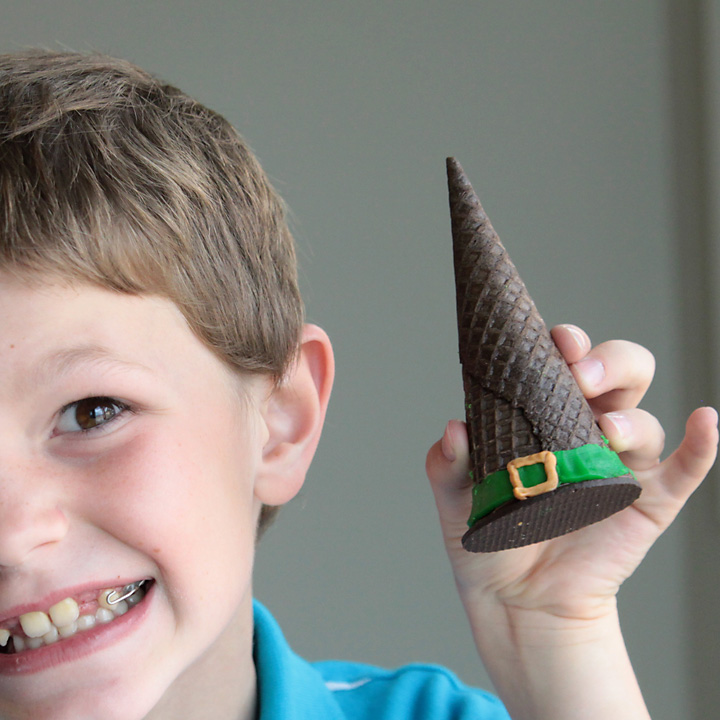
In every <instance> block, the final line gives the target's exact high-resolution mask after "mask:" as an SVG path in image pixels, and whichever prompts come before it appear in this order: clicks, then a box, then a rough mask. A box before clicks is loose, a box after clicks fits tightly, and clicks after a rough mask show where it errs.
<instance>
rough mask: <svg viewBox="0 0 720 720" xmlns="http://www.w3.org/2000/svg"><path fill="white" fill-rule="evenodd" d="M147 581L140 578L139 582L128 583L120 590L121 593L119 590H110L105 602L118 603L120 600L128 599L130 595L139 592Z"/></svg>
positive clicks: (109, 603)
mask: <svg viewBox="0 0 720 720" xmlns="http://www.w3.org/2000/svg"><path fill="white" fill-rule="evenodd" d="M146 583H147V580H138V582H134V583H130V584H129V585H126V586H125V587H124V588H123V589H122V590H121V591H120V593H118V591H117V590H113V591H112V592H109V593H108V594H107V597H106V598H105V602H106V603H107V604H108V605H117V604H118V603H119V602H122V601H123V600H127V599H128V598H129V597H132V596H133V595H134V594H135V593H136V592H138V590H141V589H142V588H143V586H144V585H145V584H146Z"/></svg>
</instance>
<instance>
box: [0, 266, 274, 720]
mask: <svg viewBox="0 0 720 720" xmlns="http://www.w3.org/2000/svg"><path fill="white" fill-rule="evenodd" d="M0 368H1V370H2V371H1V372H0V628H7V629H9V630H10V631H11V633H12V632H13V628H15V629H16V630H15V632H17V627H18V620H17V619H18V616H24V615H25V614H27V613H29V612H31V611H40V612H43V613H46V614H47V613H48V612H49V609H50V608H51V607H52V606H53V605H54V604H55V603H58V602H59V601H62V600H64V599H65V598H72V599H74V600H75V601H77V602H78V603H79V611H80V612H81V614H82V613H85V614H91V613H92V612H93V611H94V610H95V609H96V608H97V603H96V601H95V597H96V596H97V595H99V594H100V593H101V591H102V590H104V589H111V588H120V587H122V586H124V585H126V584H128V583H131V582H134V581H139V580H149V581H152V582H151V584H150V589H149V591H148V592H147V594H146V596H145V598H144V599H143V600H142V601H141V602H140V603H139V604H137V605H136V606H134V607H132V609H131V610H130V611H129V612H127V613H126V614H124V615H119V616H118V617H116V619H114V620H112V621H111V622H109V623H108V624H101V623H97V624H96V625H95V627H94V628H92V629H89V630H84V631H78V632H77V633H76V634H75V635H72V636H70V637H68V638H67V639H62V638H61V639H60V640H59V641H57V642H56V643H54V644H50V645H47V646H43V647H42V648H40V649H26V650H25V651H23V652H21V653H17V654H0V717H3V718H5V717H8V718H15V717H22V718H24V717H32V718H35V719H39V718H45V717H52V718H55V719H64V718H73V719H74V720H81V719H83V718H98V717H102V718H107V719H108V720H111V719H112V718H115V717H118V718H120V717H122V718H123V719H124V720H132V719H133V718H136V717H143V716H144V715H145V714H146V712H148V710H149V709H150V708H151V707H152V706H153V705H154V704H155V703H156V702H157V700H158V698H159V697H160V696H161V695H162V694H163V693H164V692H165V690H166V689H167V688H168V687H169V686H170V684H171V683H172V682H173V681H174V680H175V679H176V678H178V676H180V675H181V674H182V673H183V671H184V670H185V669H186V668H188V667H189V666H191V665H192V664H193V663H194V665H193V668H195V669H197V668H198V667H202V666H206V667H208V668H216V667H217V664H218V663H219V664H221V665H226V664H227V662H226V661H228V662H231V663H232V665H233V667H232V673H233V676H234V677H235V678H236V682H240V681H241V678H243V677H245V678H249V681H248V683H247V685H248V688H251V687H252V686H253V682H252V680H253V675H252V672H253V671H252V657H251V641H252V608H251V568H252V561H253V550H254V528H255V521H256V518H257V515H258V511H259V508H260V504H261V503H260V499H259V498H258V497H257V495H256V485H255V478H256V473H257V470H258V467H259V465H260V464H261V463H262V455H263V446H264V443H265V440H266V437H267V435H266V429H265V424H264V422H263V416H262V413H261V412H260V410H259V409H258V408H261V407H262V405H263V403H264V402H265V398H266V393H267V390H268V385H267V384H266V382H265V381H263V380H261V379H257V378H255V379H251V380H247V381H246V382H245V381H240V380H239V379H237V378H235V377H234V376H232V375H231V373H230V372H229V371H228V370H227V369H226V368H225V366H224V365H223V364H222V363H221V362H220V361H219V360H218V359H217V358H216V357H215V356H214V355H213V354H212V353H211V352H210V351H209V350H208V349H207V348H206V347H205V346H204V345H203V344H202V343H201V342H200V341H199V340H198V339H197V338H196V337H195V335H194V334H193V333H192V332H191V331H190V330H189V329H188V327H187V325H186V323H185V321H184V319H183V317H182V316H181V315H180V313H179V311H178V310H177V309H176V308H175V306H174V305H173V304H171V303H170V302H168V301H165V300H161V299H157V298H148V297H143V298H141V297H134V296H127V295H120V294H115V293H110V292H107V291H104V290H101V289H97V288H93V287H89V286H79V287H75V288H70V287H64V286H60V285H57V284H52V283H48V284H44V285H41V284H39V283H35V284H33V285H25V284H22V283H20V282H19V281H17V280H14V279H11V278H9V277H8V276H5V275H2V274H0ZM241 382H243V386H242V389H240V383H241ZM88 398H90V399H91V400H88ZM80 401H82V402H80ZM70 605H72V603H70ZM35 617H36V619H37V616H35ZM26 620H27V618H26ZM62 622H66V620H62ZM51 634H52V633H51ZM230 654H233V657H232V658H230V657H228V656H229V655H230ZM199 658H201V659H200V661H199V662H196V661H198V659H199ZM238 664H239V665H240V666H238ZM243 665H244V667H243ZM194 671H195V670H193V669H191V670H190V671H189V673H186V674H185V676H184V679H185V680H187V679H188V675H190V678H191V677H192V673H193V672H194ZM213 671H215V670H213ZM198 672H199V670H198ZM181 679H182V678H181ZM190 682H191V683H192V680H191V679H190ZM248 692H251V690H250V689H248Z"/></svg>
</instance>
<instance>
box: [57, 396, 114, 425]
mask: <svg viewBox="0 0 720 720" xmlns="http://www.w3.org/2000/svg"><path fill="white" fill-rule="evenodd" d="M127 409H128V408H127V406H126V405H124V404H123V403H121V402H119V401H118V400H113V399H112V398H109V397H91V398H84V399H83V400H78V401H77V402H74V403H71V404H70V405H67V406H66V407H65V408H63V410H62V412H61V413H60V418H59V420H58V423H57V427H56V432H57V433H59V434H61V433H70V432H86V431H88V430H93V429H94V428H97V427H100V426H101V425H105V424H107V423H108V422H110V421H111V420H114V419H115V418H116V417H118V416H119V415H121V414H122V413H123V412H124V411H125V410H127Z"/></svg>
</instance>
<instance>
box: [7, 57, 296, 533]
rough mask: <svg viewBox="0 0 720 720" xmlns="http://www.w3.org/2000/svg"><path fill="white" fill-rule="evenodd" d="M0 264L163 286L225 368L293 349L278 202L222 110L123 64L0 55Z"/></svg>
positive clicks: (282, 361) (252, 364) (125, 285)
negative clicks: (201, 102) (213, 108)
mask: <svg viewBox="0 0 720 720" xmlns="http://www.w3.org/2000/svg"><path fill="white" fill-rule="evenodd" d="M0 269H2V270H5V271H10V272H20V273H28V272H29V273H37V274H50V275H53V276H57V277H59V278H61V279H64V280H67V281H70V282H89V283H93V284H96V285H100V286H102V287H105V288H108V289H112V290H116V291H119V292H126V293H133V294H149V295H159V296H162V297H165V298H167V299H169V300H171V301H172V302H174V303H175V304H176V305H177V307H178V308H179V309H180V311H181V312H182V313H183V315H184V316H185V318H186V320H187V322H188V325H189V326H190V328H191V329H192V330H193V331H194V332H195V333H196V335H197V336H198V337H199V338H200V339H201V340H202V341H203V342H204V343H206V345H207V346H208V347H209V348H211V349H212V350H213V352H215V353H216V354H217V355H218V356H219V357H220V358H221V359H222V360H223V361H224V362H226V363H227V364H228V365H229V366H230V367H231V368H233V369H234V370H236V371H238V372H251V373H266V374H269V375H271V376H272V377H273V378H275V379H276V380H280V379H281V378H282V376H283V374H284V373H285V371H286V370H287V368H288V366H289V365H290V363H291V362H292V361H293V359H294V357H295V354H296V352H297V348H298V344H299V338H300V333H301V328H302V304H301V300H300V295H299V291H298V287H297V270H296V260H295V250H294V244H293V240H292V237H291V235H290V232H289V230H288V227H287V224H286V220H285V214H284V208H283V204H282V202H281V200H280V198H279V197H278V195H277V194H276V193H275V191H274V190H273V188H272V187H271V185H270V183H269V182H268V180H267V178H266V176H265V174H264V172H263V171H262V169H261V168H260V165H259V164H258V162H257V160H256V159H255V157H254V156H253V154H252V152H251V151H250V150H249V148H248V147H247V145H246V144H245V143H244V142H243V140H242V139H241V138H240V137H239V135H238V134H237V132H236V131H235V130H234V129H233V127H232V126H231V125H230V124H229V123H228V122H227V121H226V120H225V119H224V118H223V117H221V116H220V115H218V114H217V113H215V112H213V111H212V110H209V109H208V108H206V107H204V106H203V105H201V104H200V103H198V102H197V101H195V100H193V99H192V98H190V97H188V96H187V95H186V94H184V93H182V92H181V91H180V90H178V89H177V88H175V87H173V86H171V85H168V84H165V83H163V82H161V81H160V80H158V79H156V78H154V77H153V76H151V75H149V74H148V73H146V72H144V71H143V70H141V69H139V68H137V67H135V66H134V65H132V64H130V63H128V62H125V61H123V60H117V59H114V58H110V57H107V56H104V55H99V54H80V53H53V52H45V51H32V52H28V53H22V54H15V55H4V56H0ZM270 514H271V511H270V510H269V509H267V508H265V509H264V510H263V518H262V520H261V525H262V524H265V523H266V522H267V520H268V517H269V515H270Z"/></svg>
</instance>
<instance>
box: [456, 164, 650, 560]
mask: <svg viewBox="0 0 720 720" xmlns="http://www.w3.org/2000/svg"><path fill="white" fill-rule="evenodd" d="M447 171H448V188H449V194H450V215H451V219H452V235H453V255H454V264H455V284H456V290H457V317H458V335H459V346H460V362H461V363H462V373H463V384H464V388H465V406H466V417H467V425H468V435H469V440H470V452H471V464H472V477H473V509H472V514H471V516H470V519H469V521H468V525H469V527H470V529H469V530H468V532H467V533H466V534H465V536H464V537H463V546H464V547H465V549H467V550H470V551H472V552H493V551H496V550H504V549H507V548H515V547H521V546H523V545H530V544H532V543H536V542H541V541H542V540H548V539H550V538H553V537H557V536H558V535H563V534H565V533H568V532H572V531H573V530H579V529H580V528H582V527H585V526H586V525H590V524H591V523H594V522H598V521H599V520H603V519H604V518H606V517H608V516H610V515H612V514H613V513H616V512H618V511H620V510H622V509H623V508H625V507H627V506H628V505H630V504H631V503H632V502H633V501H634V500H636V499H637V497H638V496H639V495H640V485H639V483H638V482H637V480H636V479H635V477H634V476H633V474H632V472H631V471H630V470H628V468H626V467H625V466H624V465H623V464H622V462H621V461H620V459H619V457H618V456H617V454H616V453H615V452H613V451H612V450H611V449H610V448H609V447H608V445H607V442H606V440H605V439H604V438H603V436H602V433H601V431H600V428H599V427H598V425H597V423H596V422H595V419H594V417H593V413H592V410H591V409H590V406H589V405H588V403H587V401H586V400H585V397H584V396H583V394H582V392H581V390H580V388H579V387H578V385H577V383H576V382H575V378H574V377H573V375H572V373H571V372H570V368H569V367H568V365H567V364H566V362H565V360H564V359H563V357H562V356H561V355H560V351H559V350H558V349H557V347H556V346H555V343H554V342H553V340H552V337H551V336H550V332H549V330H548V328H547V327H546V325H545V323H544V322H543V319H542V317H540V314H539V313H538V311H537V309H536V307H535V304H534V303H533V301H532V299H531V297H530V295H529V294H528V291H527V289H526V287H525V285H524V284H523V282H522V280H521V279H520V276H519V275H518V273H517V270H516V269H515V266H514V265H513V263H512V261H511V260H510V257H509V256H508V254H507V252H506V250H505V248H504V247H503V245H502V244H501V242H500V239H499V238H498V236H497V234H496V233H495V230H494V229H493V227H492V225H491V224H490V221H489V220H488V218H487V215H486V214H485V212H484V211H483V209H482V207H481V205H480V202H479V200H478V199H477V196H476V195H475V192H474V191H473V189H472V187H471V185H470V183H469V182H468V180H467V178H466V176H465V174H464V173H463V170H462V168H461V167H460V165H459V163H458V162H457V161H456V160H455V159H454V158H448V161H447Z"/></svg>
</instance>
